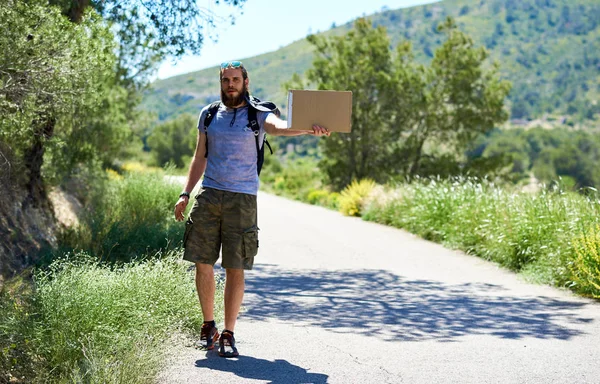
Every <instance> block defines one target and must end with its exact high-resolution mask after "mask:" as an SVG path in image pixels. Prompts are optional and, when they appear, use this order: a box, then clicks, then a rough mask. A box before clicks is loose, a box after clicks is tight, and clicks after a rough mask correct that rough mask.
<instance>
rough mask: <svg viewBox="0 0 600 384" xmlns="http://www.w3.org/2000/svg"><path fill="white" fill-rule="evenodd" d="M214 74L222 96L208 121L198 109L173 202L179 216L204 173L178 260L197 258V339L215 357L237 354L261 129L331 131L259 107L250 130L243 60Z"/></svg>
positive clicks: (254, 240) (253, 242)
mask: <svg viewBox="0 0 600 384" xmlns="http://www.w3.org/2000/svg"><path fill="white" fill-rule="evenodd" d="M219 80H220V83H221V102H220V103H219V104H218V110H217V111H216V113H215V114H214V116H212V117H211V122H210V123H209V124H205V119H206V117H207V115H208V114H209V110H210V108H209V107H210V105H208V106H206V107H204V108H203V109H202V111H201V112H200V117H199V119H198V141H197V143H196V150H195V153H194V157H193V158H192V161H191V164H190V168H189V172H188V178H187V182H186V186H185V189H184V190H183V192H182V193H181V195H180V196H179V200H178V201H177V204H176V205H175V219H176V220H178V221H183V220H184V215H183V212H184V211H185V208H186V207H187V205H188V202H189V199H190V192H191V191H192V190H193V189H194V187H195V186H196V184H197V183H198V181H199V180H200V178H201V177H202V176H203V175H204V178H203V180H202V185H201V188H200V192H199V193H198V194H197V195H196V196H195V202H194V205H193V207H192V210H191V211H190V214H189V218H188V221H187V222H186V230H185V237H184V249H185V251H184V259H185V260H188V261H190V262H193V263H195V266H196V288H197V291H198V297H199V299H200V307H201V309H202V315H203V318H204V323H203V325H202V328H201V332H200V340H199V341H198V342H197V343H196V345H197V346H198V347H199V348H201V349H206V350H211V349H213V348H214V345H215V343H216V342H217V340H218V341H219V355H220V356H222V357H235V356H238V355H239V353H238V350H237V348H236V345H235V338H234V330H235V324H236V321H237V316H238V313H239V310H240V306H241V304H242V300H243V297H244V286H245V285H244V270H250V269H252V266H253V264H254V257H255V256H256V254H257V252H258V226H257V204H256V196H257V194H258V184H259V179H258V171H257V151H259V145H262V144H259V143H263V137H264V135H265V133H267V134H270V135H274V136H299V135H305V134H311V135H315V136H323V135H326V136H329V134H330V133H329V131H328V130H327V129H326V128H323V127H321V126H318V125H315V126H313V127H312V131H310V130H309V131H307V130H294V129H291V128H288V127H287V121H285V120H281V119H280V118H279V117H278V116H277V115H276V114H275V113H272V112H264V111H262V110H258V111H256V120H257V122H258V125H259V127H258V128H257V130H256V131H255V130H253V129H251V127H249V125H251V124H249V116H250V114H249V108H253V105H252V104H251V103H252V100H254V99H251V97H250V94H249V92H248V87H249V83H250V79H249V78H248V71H247V70H246V68H245V67H244V65H243V64H242V62H240V61H228V62H225V63H223V64H221V67H220V70H219ZM252 112H254V111H252ZM299 128H306V127H299ZM255 134H256V135H258V137H259V139H258V141H257V139H256V137H255ZM208 138H210V139H208ZM219 251H221V255H222V259H221V266H222V268H225V324H224V328H223V331H222V332H221V335H220V337H219V331H218V329H217V325H216V324H215V321H214V295H215V277H214V265H215V262H216V261H217V260H218V258H219Z"/></svg>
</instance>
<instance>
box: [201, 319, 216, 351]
mask: <svg viewBox="0 0 600 384" xmlns="http://www.w3.org/2000/svg"><path fill="white" fill-rule="evenodd" d="M218 339H219V331H218V330H217V327H215V326H214V323H204V324H202V328H200V340H198V341H197V342H196V348H199V349H203V350H209V349H213V348H214V347H215V342H216V341H217V340H218Z"/></svg>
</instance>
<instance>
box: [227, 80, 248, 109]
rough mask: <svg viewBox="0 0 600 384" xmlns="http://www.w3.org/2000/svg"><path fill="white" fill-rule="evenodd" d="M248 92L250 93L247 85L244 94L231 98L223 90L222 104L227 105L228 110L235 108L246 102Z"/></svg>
mask: <svg viewBox="0 0 600 384" xmlns="http://www.w3.org/2000/svg"><path fill="white" fill-rule="evenodd" d="M247 92H248V88H246V85H245V84H244V86H243V87H242V92H240V93H239V94H238V95H236V96H233V95H231V96H229V95H228V94H227V92H225V91H223V89H221V102H222V103H223V104H225V106H226V107H228V108H235V107H237V106H238V105H240V104H242V103H243V102H244V100H245V97H246V93H247Z"/></svg>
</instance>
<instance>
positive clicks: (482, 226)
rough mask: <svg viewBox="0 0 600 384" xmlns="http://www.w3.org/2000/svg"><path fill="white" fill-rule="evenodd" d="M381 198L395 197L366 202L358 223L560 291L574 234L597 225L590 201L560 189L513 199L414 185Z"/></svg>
mask: <svg viewBox="0 0 600 384" xmlns="http://www.w3.org/2000/svg"><path fill="white" fill-rule="evenodd" d="M388 194H390V195H396V196H394V197H392V198H384V199H380V200H382V201H383V202H382V203H377V204H369V205H368V207H367V208H366V211H365V212H364V213H363V218H365V219H366V220H371V221H377V222H380V223H384V224H388V225H393V226H396V227H400V228H405V229H407V230H408V231H410V232H413V233H415V234H418V235H420V236H422V237H424V238H426V239H431V240H433V241H438V242H441V243H443V244H445V245H447V246H449V247H452V248H458V249H461V250H464V251H466V252H467V253H471V254H474V255H478V256H480V257H482V258H485V259H487V260H492V261H495V262H497V263H499V264H501V265H503V266H505V267H507V268H509V269H511V270H514V271H520V272H522V273H523V274H524V275H525V276H526V277H528V278H529V279H531V280H535V281H537V282H540V283H545V284H552V285H556V286H563V287H564V286H568V285H569V284H570V283H571V281H572V277H571V274H572V273H571V272H570V270H569V263H570V262H571V260H572V259H573V258H574V255H575V249H574V245H573V241H572V239H573V237H574V235H575V234H576V233H578V232H579V228H580V227H581V225H586V226H589V225H596V224H597V223H598V222H599V220H600V219H599V217H600V215H599V213H600V203H599V202H598V200H597V199H591V198H588V197H585V196H581V195H579V194H576V193H572V192H569V193H564V192H560V191H557V192H552V191H542V192H541V193H539V194H526V193H519V192H514V191H510V190H508V189H505V188H500V187H498V186H496V185H494V184H493V183H490V182H487V181H478V180H476V179H455V180H446V181H443V180H431V181H420V182H415V183H412V184H404V185H400V186H399V187H398V188H397V189H396V190H393V191H389V192H388ZM588 280H589V279H588ZM573 289H575V290H577V289H579V288H577V287H574V288H573Z"/></svg>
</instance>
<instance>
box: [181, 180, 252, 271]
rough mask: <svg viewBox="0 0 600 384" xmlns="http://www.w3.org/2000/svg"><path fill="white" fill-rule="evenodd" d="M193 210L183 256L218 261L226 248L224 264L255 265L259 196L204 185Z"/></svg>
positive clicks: (250, 267)
mask: <svg viewBox="0 0 600 384" xmlns="http://www.w3.org/2000/svg"><path fill="white" fill-rule="evenodd" d="M195 200H196V201H195V202H194V205H193V207H192V210H191V211H190V215H189V218H188V220H187V222H186V225H185V235H184V238H183V245H184V249H185V251H184V254H183V258H184V259H185V260H187V261H191V262H193V263H202V264H211V265H214V264H215V262H216V261H217V260H218V259H219V251H220V250H222V257H223V258H222V260H221V266H222V267H223V268H233V269H252V266H253V264H254V256H256V254H257V253H258V227H257V225H256V218H257V213H256V196H255V195H249V194H245V193H235V192H228V191H221V190H218V189H212V188H205V189H201V190H200V193H198V195H196V199H195Z"/></svg>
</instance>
